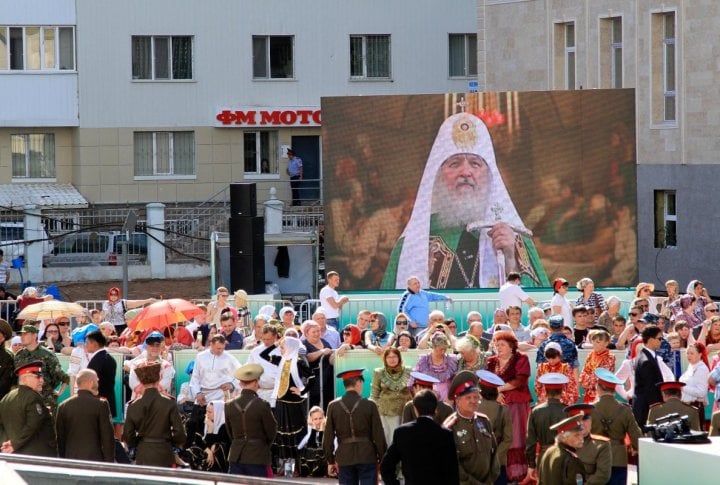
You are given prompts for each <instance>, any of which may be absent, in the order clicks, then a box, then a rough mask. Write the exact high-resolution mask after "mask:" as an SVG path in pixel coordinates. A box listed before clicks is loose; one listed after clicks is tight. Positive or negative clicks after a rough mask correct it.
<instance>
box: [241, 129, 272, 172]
mask: <svg viewBox="0 0 720 485" xmlns="http://www.w3.org/2000/svg"><path fill="white" fill-rule="evenodd" d="M276 153H277V132H275V131H246V132H245V133H244V134H243V160H244V163H245V168H244V171H245V174H246V175H264V174H271V175H276V174H277V173H278V163H277V157H276V155H275V154H276Z"/></svg>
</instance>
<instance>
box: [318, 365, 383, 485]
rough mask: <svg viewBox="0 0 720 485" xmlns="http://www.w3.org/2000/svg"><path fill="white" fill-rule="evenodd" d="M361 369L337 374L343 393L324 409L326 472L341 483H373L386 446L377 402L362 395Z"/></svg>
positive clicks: (375, 480) (366, 484) (370, 484)
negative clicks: (342, 386) (325, 416)
mask: <svg viewBox="0 0 720 485" xmlns="http://www.w3.org/2000/svg"><path fill="white" fill-rule="evenodd" d="M363 370H364V369H355V370H349V371H345V372H341V373H339V374H338V375H337V377H338V378H339V379H342V380H343V385H344V386H345V395H344V396H343V397H341V398H338V399H335V400H334V401H332V402H331V403H330V405H328V409H327V421H326V422H325V434H324V435H323V451H324V452H325V458H326V459H327V462H328V475H330V476H331V477H333V476H337V477H338V479H339V481H340V483H342V484H361V485H374V484H375V483H376V482H377V465H378V463H380V461H381V460H382V457H383V455H384V454H385V451H386V448H387V445H386V443H385V433H384V432H383V427H382V422H381V421H380V413H379V412H378V409H377V406H376V405H375V403H374V402H372V401H369V400H367V399H365V398H363V397H362V390H363V383H364V379H363V375H362V373H363ZM335 438H337V443H338V446H337V450H336V449H335Z"/></svg>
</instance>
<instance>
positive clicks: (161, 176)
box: [133, 130, 197, 180]
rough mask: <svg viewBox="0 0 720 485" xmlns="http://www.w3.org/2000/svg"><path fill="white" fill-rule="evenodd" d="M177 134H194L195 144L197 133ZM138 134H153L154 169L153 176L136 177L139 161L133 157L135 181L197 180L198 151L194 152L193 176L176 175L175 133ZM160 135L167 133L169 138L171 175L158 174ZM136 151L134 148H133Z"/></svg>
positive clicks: (154, 132) (186, 131)
mask: <svg viewBox="0 0 720 485" xmlns="http://www.w3.org/2000/svg"><path fill="white" fill-rule="evenodd" d="M177 132H181V133H192V134H193V143H195V132H193V131H188V130H179V131H177ZM136 133H152V157H153V160H152V167H153V174H152V175H135V171H136V170H137V165H136V163H137V160H135V158H134V156H133V179H134V180H167V179H176V180H195V179H196V178H197V150H196V149H194V150H193V160H192V167H193V172H194V173H192V174H175V173H174V172H175V160H174V156H175V155H174V134H175V133H176V132H175V131H151V132H147V131H139V132H136ZM159 133H163V134H164V133H167V134H168V135H169V136H168V167H169V169H170V172H169V173H162V174H160V173H158V142H157V135H158V134H159ZM133 143H134V134H133ZM133 150H134V147H133Z"/></svg>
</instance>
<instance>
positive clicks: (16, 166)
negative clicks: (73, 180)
mask: <svg viewBox="0 0 720 485" xmlns="http://www.w3.org/2000/svg"><path fill="white" fill-rule="evenodd" d="M10 138H11V139H10V144H11V145H12V176H13V178H31V179H43V178H55V135H53V134H52V133H47V134H22V135H11V137H10Z"/></svg>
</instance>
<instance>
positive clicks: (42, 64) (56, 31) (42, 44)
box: [0, 25, 77, 73]
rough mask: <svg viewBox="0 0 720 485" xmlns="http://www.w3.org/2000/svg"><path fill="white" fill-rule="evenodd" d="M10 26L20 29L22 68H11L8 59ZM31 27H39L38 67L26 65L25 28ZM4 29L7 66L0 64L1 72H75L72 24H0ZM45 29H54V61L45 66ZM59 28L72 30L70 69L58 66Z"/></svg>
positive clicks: (0, 27)
mask: <svg viewBox="0 0 720 485" xmlns="http://www.w3.org/2000/svg"><path fill="white" fill-rule="evenodd" d="M11 28H18V29H22V43H23V46H22V47H23V48H22V56H23V59H22V61H23V67H22V69H11V67H10V65H11V61H10V29H11ZM28 28H33V29H39V30H40V38H39V41H40V46H39V48H40V68H39V69H29V68H28V67H27V59H28V41H27V29H28ZM2 29H4V30H5V41H6V45H5V59H6V60H7V67H4V66H0V72H2V73H10V72H23V73H33V72H44V73H47V72H77V71H76V66H77V63H76V62H77V60H76V52H75V44H76V42H75V40H76V39H75V27H74V26H72V25H26V26H25V25H0V30H2ZM46 29H52V30H53V31H54V36H55V37H54V39H55V40H54V42H55V45H54V46H53V56H54V59H55V60H54V62H53V67H45V30H46ZM60 29H70V30H71V32H72V36H71V38H72V68H71V69H61V68H60Z"/></svg>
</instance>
